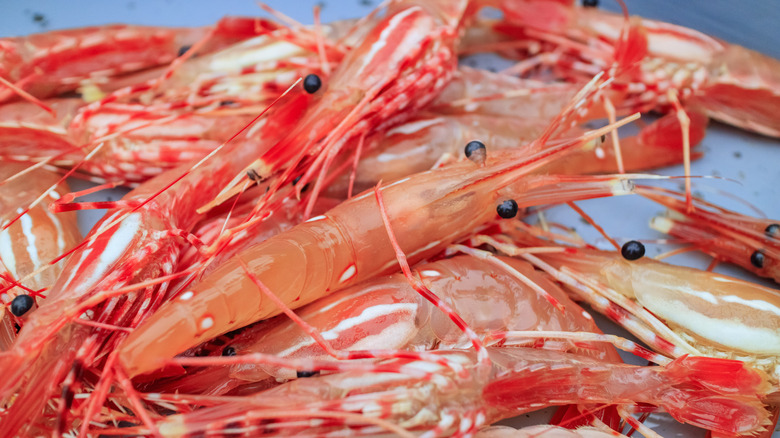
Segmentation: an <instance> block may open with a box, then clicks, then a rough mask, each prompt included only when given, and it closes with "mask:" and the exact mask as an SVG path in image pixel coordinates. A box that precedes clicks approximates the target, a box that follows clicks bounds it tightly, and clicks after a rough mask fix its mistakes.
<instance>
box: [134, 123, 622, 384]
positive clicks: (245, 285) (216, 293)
mask: <svg viewBox="0 0 780 438" xmlns="http://www.w3.org/2000/svg"><path fill="white" fill-rule="evenodd" d="M566 115H569V114H566ZM562 118H565V115H564V117H562ZM556 123H557V122H556ZM556 126H557V125H556V124H553V125H551V127H550V130H553V129H554V128H555V127H556ZM611 129H614V126H608V127H605V128H602V129H601V130H596V131H593V132H592V133H590V134H589V135H588V136H585V137H583V138H581V139H575V140H570V141H569V142H562V143H561V144H560V145H559V146H557V147H556V148H551V149H549V150H545V151H544V152H541V153H538V154H536V155H532V156H530V157H526V156H522V155H521V156H520V157H518V154H517V153H513V151H503V152H505V153H503V154H502V153H495V154H491V155H490V156H489V157H488V161H487V163H486V165H484V166H481V167H480V166H476V165H475V164H474V163H470V162H467V163H458V164H455V165H453V166H449V167H448V168H444V169H439V170H434V171H430V172H425V173H421V174H417V175H414V176H411V177H409V178H407V179H403V180H399V181H396V182H394V183H393V184H389V185H387V186H384V187H382V189H381V190H382V196H383V197H384V199H385V202H386V205H387V206H388V210H389V217H390V220H391V221H392V222H393V223H397V224H399V225H400V226H402V227H403V228H402V230H403V233H399V234H400V236H399V243H400V246H401V248H402V249H403V250H404V252H405V253H406V254H408V255H409V259H410V260H411V261H413V262H414V261H418V260H422V259H424V258H425V257H428V256H430V255H433V254H435V253H437V252H439V251H441V250H442V249H443V248H445V247H446V246H447V245H449V244H450V243H452V242H453V241H454V240H455V239H458V238H460V237H462V236H464V235H465V234H468V233H469V232H470V230H472V229H473V228H474V227H476V226H478V225H480V224H482V223H484V222H487V221H488V220H490V219H491V218H493V217H494V215H495V213H494V212H495V208H496V207H495V206H496V205H497V204H498V203H499V201H500V200H501V199H507V198H514V199H515V200H516V202H517V205H518V206H520V207H522V206H528V205H534V204H537V203H541V202H555V201H556V200H570V199H581V198H591V197H599V196H611V195H613V194H621V193H627V192H630V187H628V186H627V185H625V184H624V183H625V180H623V179H617V180H616V179H614V178H611V177H603V178H587V177H585V178H584V179H581V178H573V179H567V178H566V177H556V176H540V177H535V178H533V177H532V178H529V177H526V178H523V177H524V176H525V175H527V174H528V173H529V172H530V171H532V170H535V169H536V168H538V167H540V166H542V165H544V164H546V163H547V162H549V161H550V160H551V159H552V157H555V155H556V153H557V152H561V151H563V150H566V149H571V148H573V147H575V146H578V145H580V144H582V143H583V142H587V141H590V140H592V139H593V138H596V137H599V136H600V135H601V134H602V133H603V132H607V131H609V130H611ZM549 186H556V187H557V188H558V190H559V193H558V194H557V195H556V194H554V193H552V194H551V193H549V192H550V191H547V192H546V193H545V195H544V196H549V198H548V199H538V198H537V197H536V196H533V195H531V194H528V195H527V194H526V193H525V192H527V191H530V190H532V189H536V188H538V187H549ZM370 196H371V192H366V193H363V194H362V195H360V196H358V197H355V198H352V199H351V200H349V201H346V202H344V203H342V204H341V205H339V206H338V207H336V208H334V209H332V210H330V211H329V212H328V213H327V214H326V215H321V216H317V217H314V218H311V219H309V220H308V221H307V222H305V223H303V224H301V225H299V226H298V227H296V228H293V229H292V230H290V231H288V232H286V233H283V234H280V235H278V236H275V237H273V238H271V239H269V240H267V241H266V242H264V243H262V244H260V245H257V246H254V247H252V248H249V249H247V250H245V251H243V252H241V253H239V254H237V255H236V256H234V257H233V258H231V259H230V260H228V261H227V262H225V263H223V264H222V265H221V266H220V267H219V268H218V269H216V270H215V271H213V272H212V274H211V275H209V276H208V277H205V278H203V279H202V280H201V281H200V282H199V283H196V284H194V285H193V286H192V287H191V288H189V289H188V290H186V291H185V292H184V293H182V294H181V295H180V296H179V297H178V298H177V299H176V300H174V301H172V302H171V303H169V304H168V305H166V306H165V307H164V308H162V309H160V311H158V312H157V313H156V314H155V315H154V316H153V317H152V318H151V319H150V320H149V321H148V322H147V323H146V324H145V325H144V326H143V327H141V328H139V329H137V330H135V331H134V332H133V333H132V334H131V335H130V336H129V337H128V339H127V341H126V343H125V344H124V346H123V347H122V349H121V352H120V355H121V359H122V364H123V366H124V367H125V369H126V370H127V371H128V373H129V374H130V375H131V376H135V375H138V374H142V373H144V372H148V371H152V370H153V369H155V368H157V367H159V366H161V365H162V361H163V360H164V359H166V358H169V357H172V356H173V355H174V354H176V353H180V352H182V351H184V350H186V349H187V348H190V347H192V346H194V345H197V344H199V343H201V342H203V341H205V340H208V339H210V338H213V337H215V336H217V335H220V334H222V333H225V332H227V331H230V330H233V329H235V328H239V327H242V326H245V325H247V324H250V323H252V322H255V321H258V320H260V319H264V318H267V317H269V316H273V315H275V314H277V313H279V311H280V310H279V309H277V308H276V306H274V305H272V303H269V302H268V301H267V300H266V299H265V298H264V297H263V296H262V295H260V294H258V293H257V292H255V289H254V287H253V282H252V280H251V279H250V278H248V277H247V275H246V273H245V271H244V268H243V265H244V264H246V265H247V266H248V267H249V268H250V270H251V272H252V273H253V274H254V275H256V276H257V277H258V278H259V280H260V281H261V282H262V283H263V284H265V285H266V286H268V288H269V289H270V290H272V291H273V292H274V293H275V294H276V295H277V296H278V297H279V298H280V299H281V300H282V301H283V302H285V303H286V304H287V305H293V306H295V307H298V306H302V305H304V304H307V303H309V302H312V301H314V300H315V299H317V298H320V297H322V296H323V295H325V294H326V293H328V292H330V291H334V290H336V289H340V288H344V287H346V286H349V285H352V284H354V283H356V282H357V281H360V280H363V279H366V278H369V277H371V276H374V275H377V274H380V273H383V272H388V271H389V270H391V269H393V268H394V266H395V263H396V258H395V252H394V251H393V249H392V248H391V246H390V245H388V244H387V236H386V231H385V228H384V224H383V222H382V220H381V215H380V212H379V211H378V209H377V205H376V202H375V201H374V200H373V199H372V198H371V197H370ZM279 266H286V267H290V266H294V267H299V269H301V271H298V270H297V269H293V270H289V269H285V272H286V275H281V273H280V272H279V270H278V269H276V268H278V267H279ZM231 303H241V305H240V306H236V305H233V304H231ZM185 334H186V335H185Z"/></svg>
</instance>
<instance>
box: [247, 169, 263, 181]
mask: <svg viewBox="0 0 780 438" xmlns="http://www.w3.org/2000/svg"><path fill="white" fill-rule="evenodd" d="M246 176H247V178H249V179H250V180H252V181H254V182H260V175H258V174H257V172H256V171H255V170H254V169H249V170H247V171H246Z"/></svg>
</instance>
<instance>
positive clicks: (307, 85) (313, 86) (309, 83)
mask: <svg viewBox="0 0 780 438" xmlns="http://www.w3.org/2000/svg"><path fill="white" fill-rule="evenodd" d="M320 87H322V79H320V77H319V76H317V75H315V74H310V75H306V77H305V78H303V89H304V90H306V92H307V93H309V94H314V93H316V92H317V90H319V89H320Z"/></svg>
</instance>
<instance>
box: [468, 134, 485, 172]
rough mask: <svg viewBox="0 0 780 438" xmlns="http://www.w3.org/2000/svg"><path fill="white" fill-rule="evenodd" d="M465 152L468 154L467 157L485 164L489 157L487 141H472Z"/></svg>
mask: <svg viewBox="0 0 780 438" xmlns="http://www.w3.org/2000/svg"><path fill="white" fill-rule="evenodd" d="M463 152H464V153H465V154H466V158H468V159H469V160H471V161H473V162H474V163H476V164H479V165H480V166H481V165H483V164H485V159H486V158H487V148H485V143H482V142H481V141H479V140H473V141H470V142H468V144H467V145H466V148H465V149H464V150H463Z"/></svg>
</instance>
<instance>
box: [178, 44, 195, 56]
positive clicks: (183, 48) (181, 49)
mask: <svg viewBox="0 0 780 438" xmlns="http://www.w3.org/2000/svg"><path fill="white" fill-rule="evenodd" d="M191 48H192V46H181V47H179V53H177V54H176V57H177V58H181V57H182V56H184V54H185V53H187V52H188V51H189V50H190V49H191Z"/></svg>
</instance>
